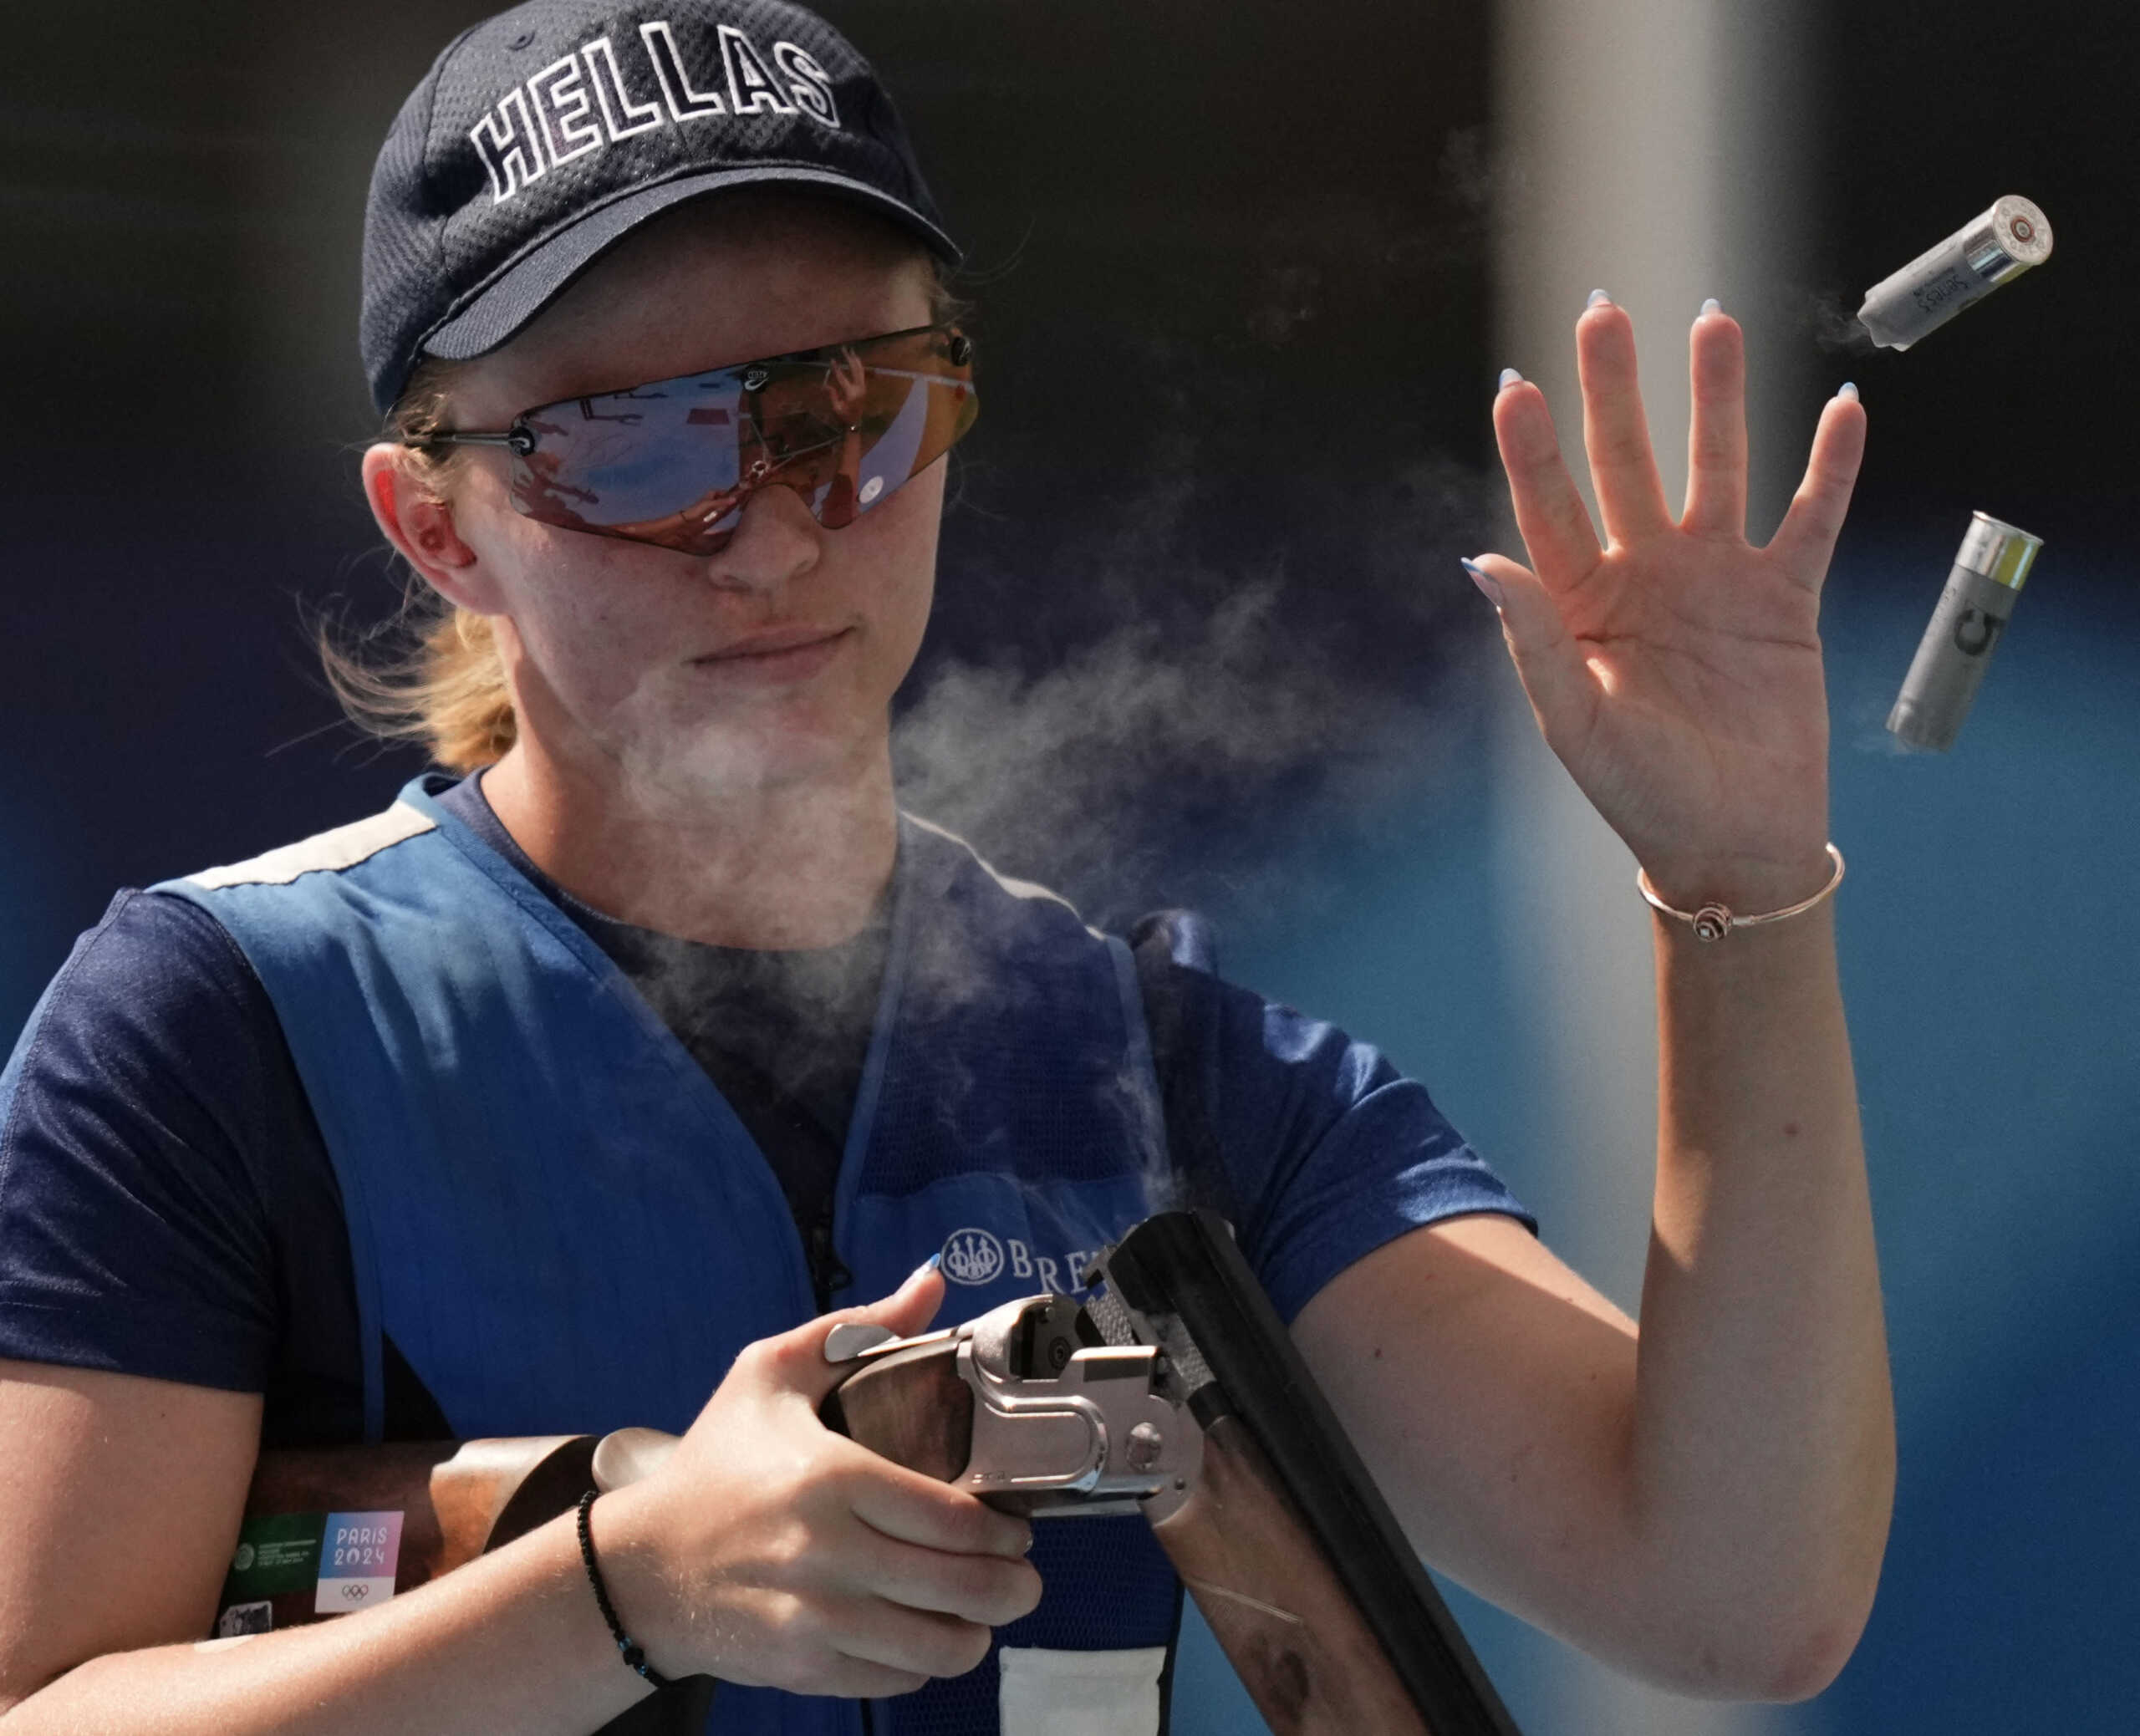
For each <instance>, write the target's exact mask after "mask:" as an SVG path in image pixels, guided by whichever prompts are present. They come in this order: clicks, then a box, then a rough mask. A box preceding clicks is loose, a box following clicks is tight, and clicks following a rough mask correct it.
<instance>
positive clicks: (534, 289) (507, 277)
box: [422, 166, 960, 362]
mask: <svg viewBox="0 0 2140 1736" xmlns="http://www.w3.org/2000/svg"><path fill="white" fill-rule="evenodd" d="M767 184H777V185H781V186H797V187H811V188H817V189H820V190H822V191H824V192H826V193H828V194H830V195H832V196H834V197H838V198H845V199H850V200H852V201H854V202H855V203H856V204H858V205H861V206H866V207H867V208H869V210H872V211H877V212H879V214H880V215H882V216H887V217H889V218H890V219H891V220H892V221H894V222H896V223H898V224H899V225H900V226H901V227H904V228H906V229H908V230H910V231H912V232H913V233H914V236H915V239H916V240H918V241H920V242H922V243H923V244H924V245H925V246H926V247H928V248H929V249H930V252H933V253H935V254H936V255H938V256H939V257H940V258H943V259H945V260H946V261H948V262H950V263H951V264H953V265H955V264H957V263H958V262H959V258H960V254H959V250H958V248H957V247H955V246H954V245H953V243H952V241H951V238H950V237H949V236H948V235H946V234H945V233H944V232H943V231H942V230H941V229H940V228H938V227H936V226H935V224H934V223H932V222H930V221H929V219H928V218H926V217H925V216H922V215H921V213H920V211H916V210H915V209H914V207H913V206H910V205H906V204H903V203H902V202H901V201H899V200H897V199H894V198H892V197H890V196H889V195H888V194H885V193H883V192H880V191H879V190H878V189H876V188H875V187H873V186H867V185H865V184H864V182H861V181H851V180H849V179H848V177H847V176H843V175H836V174H833V172H832V171H829V170H824V169H806V168H801V167H788V166H762V167H757V168H750V169H721V170H716V171H713V172H711V173H710V174H705V175H686V176H678V177H677V178H676V179H675V180H674V181H663V182H661V183H660V185H659V186H650V187H641V188H639V190H638V191H635V192H632V193H629V194H627V195H625V196H624V197H623V198H621V199H618V200H614V201H611V202H610V203H609V204H608V205H605V206H602V207H601V208H600V209H599V210H597V211H590V212H589V214H588V215H587V216H583V217H582V218H581V219H580V220H579V221H578V222H576V223H573V224H572V225H571V226H570V227H568V228H564V229H560V230H558V231H556V232H553V233H552V234H550V235H547V236H545V237H543V239H542V240H540V241H538V242H536V243H535V244H534V245H533V246H532V247H530V248H529V249H528V250H527V252H525V253H522V255H521V256H520V257H518V258H517V259H515V260H514V261H513V262H512V263H511V264H510V265H507V267H505V268H504V269H503V270H502V271H500V272H498V274H497V276H496V277H492V279H491V280H490V281H489V282H488V283H485V284H484V285H483V286H482V288H480V289H478V290H477V291H476V293H474V294H473V295H471V296H470V297H469V298H467V299H466V301H464V302H462V303H461V304H460V305H459V306H457V307H456V308H454V310H453V311H452V312H451V313H449V314H447V315H446V318H444V319H443V320H441V322H440V323H438V324H437V325H436V326H435V327H433V328H432V329H431V333H429V335H427V336H426V337H425V339H424V341H423V345H422V349H423V352H424V354H426V355H435V356H438V357H440V358H441V359H444V360H446V361H453V362H461V361H466V360H468V359H470V358H471V357H473V356H479V355H487V354H489V353H490V352H491V351H492V350H493V349H497V347H498V345H500V344H502V343H504V342H505V341H506V339H508V338H510V337H512V334H513V333H515V332H517V331H518V330H519V329H520V328H521V327H522V326H524V325H525V324H527V322H528V321H529V320H531V319H532V318H534V317H535V316H536V315H537V314H538V313H541V312H542V311H543V308H546V307H547V306H548V305H549V303H550V302H551V300H552V299H553V298H554V297H555V296H556V295H557V294H558V292H559V291H560V290H562V289H563V288H564V287H565V286H566V285H567V284H568V283H571V282H572V280H573V278H574V277H578V275H579V274H580V273H581V272H583V271H585V270H586V269H587V267H589V266H590V265H592V264H593V263H594V262H595V261H596V260H597V259H599V257H601V256H602V255H603V254H604V252H607V251H608V250H609V248H611V247H614V246H615V245H616V244H617V243H618V242H620V241H622V240H623V239H624V237H626V236H627V235H629V234H630V233H631V232H632V231H633V230H634V229H636V228H637V227H639V225H640V224H641V223H644V222H645V221H647V219H648V218H650V217H653V216H658V215H660V213H661V212H663V211H667V210H668V209H669V208H670V206H676V205H680V204H682V203H683V202H684V201H685V200H688V199H696V198H700V197H701V196H704V195H706V194H708V193H717V192H722V191H727V190H729V189H731V188H735V187H742V186H765V185H767Z"/></svg>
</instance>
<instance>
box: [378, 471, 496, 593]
mask: <svg viewBox="0 0 2140 1736" xmlns="http://www.w3.org/2000/svg"><path fill="white" fill-rule="evenodd" d="M364 499H365V500H366V501H367V502H369V505H370V507H371V516H372V517H374V519H376V520H377V521H378V522H379V527H380V531H381V532H384V533H385V537H386V540H387V541H388V542H391V543H392V544H393V545H394V547H395V549H396V550H397V551H398V552H400V555H401V557H402V558H403V559H404V560H405V561H407V562H408V563H409V564H410V566H411V567H413V568H415V569H416V571H417V573H419V574H420V576H421V577H422V578H423V580H424V582H425V583H426V584H428V585H430V586H431V588H432V589H433V590H435V591H436V592H437V593H439V594H440V595H441V596H442V597H444V598H446V601H447V602H449V603H454V604H456V605H457V606H458V607H460V608H466V609H472V610H473V611H474V612H475V613H477V614H484V615H490V614H497V613H500V612H501V608H502V606H501V604H500V603H499V601H498V599H497V598H496V597H495V596H494V595H493V594H492V590H493V587H492V585H491V584H490V583H488V576H487V574H486V573H485V572H484V571H483V569H482V566H481V564H480V563H479V562H478V560H477V557H476V551H475V550H474V549H472V548H471V547H469V546H468V545H467V544H466V542H462V541H461V537H460V533H459V532H456V530H455V529H454V527H453V508H452V507H451V506H450V505H449V504H448V503H447V502H446V501H442V500H440V499H439V498H438V497H437V496H436V495H435V494H433V493H432V492H431V491H430V490H429V489H427V488H425V487H424V486H422V484H421V483H420V481H419V480H418V479H417V477H416V476H415V474H414V473H413V472H412V471H410V467H409V451H408V448H407V447H405V446H400V445H395V444H394V443H393V442H392V441H390V440H381V441H380V442H378V443H377V444H376V445H372V446H370V447H369V448H367V449H366V451H365V452H364Z"/></svg>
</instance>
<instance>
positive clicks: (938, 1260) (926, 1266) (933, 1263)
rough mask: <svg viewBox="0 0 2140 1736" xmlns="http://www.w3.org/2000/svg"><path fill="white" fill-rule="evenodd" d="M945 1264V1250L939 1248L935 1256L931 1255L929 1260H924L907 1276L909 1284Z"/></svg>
mask: <svg viewBox="0 0 2140 1736" xmlns="http://www.w3.org/2000/svg"><path fill="white" fill-rule="evenodd" d="M943 1263H944V1250H942V1249H941V1248H939V1249H938V1250H936V1251H935V1253H934V1254H932V1255H930V1256H929V1258H928V1259H926V1260H923V1261H922V1262H921V1264H920V1265H918V1266H916V1267H915V1269H914V1270H912V1271H911V1272H910V1273H908V1274H907V1282H908V1283H910V1284H911V1283H912V1282H913V1281H914V1280H915V1279H916V1278H919V1277H920V1275H922V1274H923V1273H924V1272H933V1271H935V1270H936V1268H937V1267H939V1266H940V1265H943Z"/></svg>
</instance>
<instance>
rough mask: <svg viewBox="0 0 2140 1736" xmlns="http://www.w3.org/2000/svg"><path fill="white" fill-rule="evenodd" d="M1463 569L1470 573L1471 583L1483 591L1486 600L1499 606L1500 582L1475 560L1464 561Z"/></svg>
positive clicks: (1500, 595) (1500, 596)
mask: <svg viewBox="0 0 2140 1736" xmlns="http://www.w3.org/2000/svg"><path fill="white" fill-rule="evenodd" d="M1464 570H1465V572H1466V573H1470V575H1471V583H1473V584H1475V585H1476V586H1478V588H1480V590H1481V591H1483V592H1484V593H1485V597H1486V601H1487V602H1489V603H1492V604H1493V606H1494V607H1495V608H1500V607H1501V600H1502V592H1501V584H1500V582H1499V581H1498V580H1496V579H1495V578H1494V576H1493V575H1492V574H1491V573H1489V572H1487V571H1486V569H1485V568H1484V567H1481V566H1480V564H1479V563H1477V562H1476V561H1465V563H1464Z"/></svg>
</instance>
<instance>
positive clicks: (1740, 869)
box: [1643, 843, 1836, 917]
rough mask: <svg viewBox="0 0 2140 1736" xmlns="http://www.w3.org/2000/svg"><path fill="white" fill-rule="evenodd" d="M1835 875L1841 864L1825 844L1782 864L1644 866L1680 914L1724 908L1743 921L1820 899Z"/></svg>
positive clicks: (1746, 860) (1655, 888) (1739, 860)
mask: <svg viewBox="0 0 2140 1736" xmlns="http://www.w3.org/2000/svg"><path fill="white" fill-rule="evenodd" d="M1835 870H1836V864H1835V859H1834V858H1832V856H1830V855H1829V853H1828V851H1827V848H1826V846H1825V845H1823V844H1820V843H1816V844H1814V845H1812V846H1811V848H1809V849H1806V850H1805V851H1803V852H1795V853H1792V854H1791V856H1790V857H1789V858H1782V859H1778V858H1768V857H1758V856H1741V857H1720V858H1709V859H1708V860H1688V861H1664V862H1659V863H1658V864H1657V865H1655V866H1654V867H1653V866H1652V865H1650V864H1649V863H1643V875H1644V877H1645V878H1647V879H1648V882H1649V889H1650V890H1651V891H1652V892H1653V893H1655V894H1656V896H1657V898H1658V899H1659V900H1661V901H1662V902H1663V903H1664V904H1669V905H1670V906H1671V907H1672V908H1673V909H1675V910H1683V911H1695V910H1699V909H1701V908H1702V907H1703V906H1704V905H1709V904H1720V905H1723V906H1724V907H1725V908H1726V909H1729V910H1730V911H1731V913H1732V914H1734V915H1735V916H1738V917H1748V916H1759V915H1763V914H1766V913H1768V912H1770V911H1772V910H1784V909H1789V908H1790V907H1791V906H1792V905H1794V904H1801V903H1803V902H1804V901H1805V900H1806V899H1810V898H1814V897H1816V896H1817V895H1818V894H1819V893H1821V891H1822V888H1824V887H1826V886H1827V884H1828V883H1829V882H1830V880H1831V879H1832V878H1833V877H1834V875H1835Z"/></svg>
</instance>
